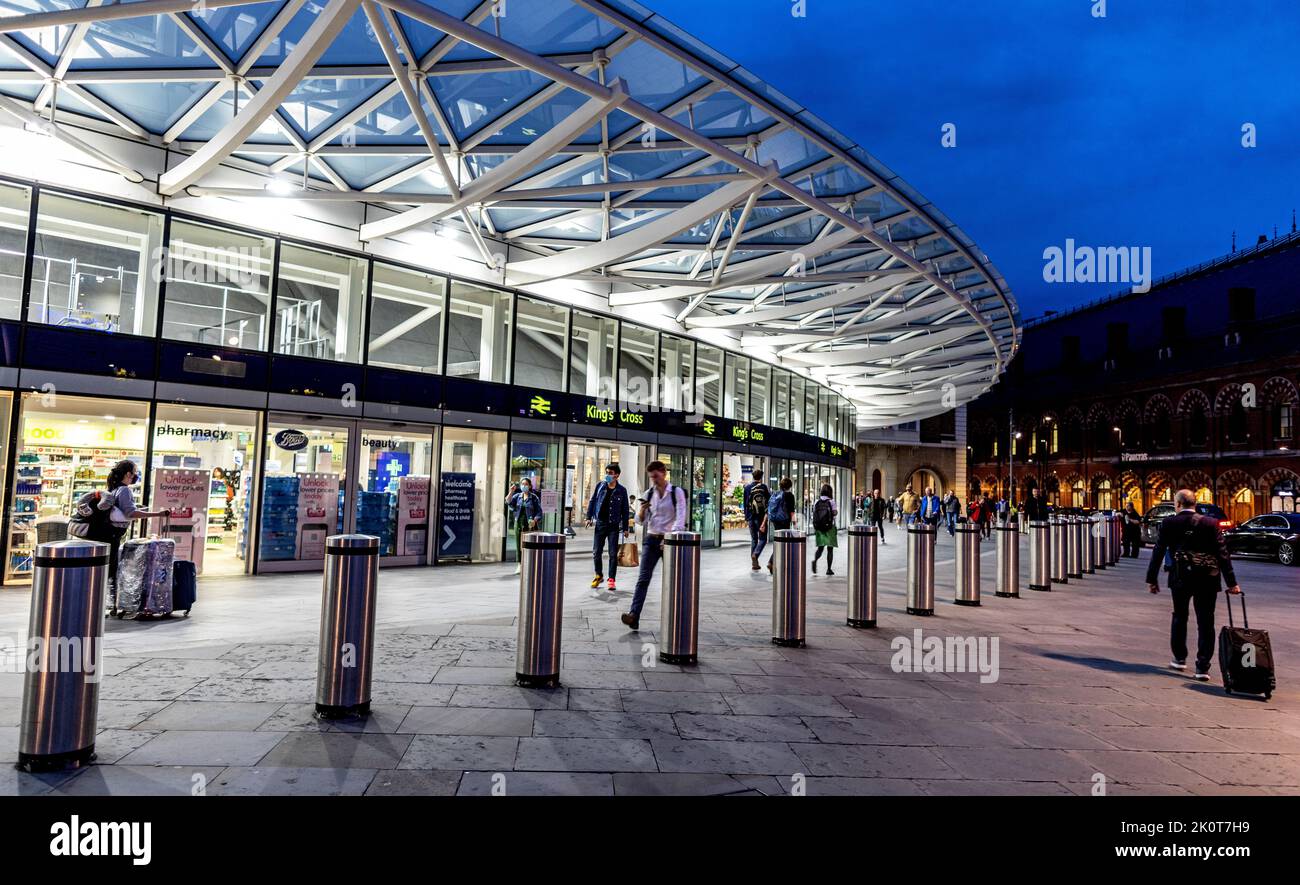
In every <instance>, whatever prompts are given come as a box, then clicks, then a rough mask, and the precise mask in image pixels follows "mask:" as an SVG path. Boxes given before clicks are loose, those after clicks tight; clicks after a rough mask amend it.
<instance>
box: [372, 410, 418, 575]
mask: <svg viewBox="0 0 1300 885" xmlns="http://www.w3.org/2000/svg"><path fill="white" fill-rule="evenodd" d="M432 465H433V433H432V431H425V432H412V431H409V430H402V429H400V428H390V427H384V426H373V427H366V428H363V429H362V431H361V477H362V482H361V488H359V489H358V490H357V503H356V514H357V520H356V529H355V531H356V532H357V533H358V534H362V535H374V536H375V537H377V538H379V555H380V556H397V557H415V558H416V561H417V562H421V563H422V562H424V557H425V549H426V548H427V546H428V538H429V509H430V508H429V495H430V491H431V479H432V477H431V475H430V471H431V470H432Z"/></svg>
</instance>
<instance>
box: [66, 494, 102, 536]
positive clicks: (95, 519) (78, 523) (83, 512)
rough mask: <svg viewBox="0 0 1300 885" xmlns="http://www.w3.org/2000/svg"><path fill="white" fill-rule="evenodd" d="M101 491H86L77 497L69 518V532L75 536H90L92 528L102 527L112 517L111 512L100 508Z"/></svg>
mask: <svg viewBox="0 0 1300 885" xmlns="http://www.w3.org/2000/svg"><path fill="white" fill-rule="evenodd" d="M98 505H99V492H98V491H94V492H86V494H84V495H82V496H81V497H80V498H78V499H77V504H76V506H75V507H73V508H72V518H71V519H69V520H68V534H69V535H71V536H72V537H74V538H88V537H90V534H91V530H92V529H93V528H96V527H102V526H103V525H104V524H105V523H107V522H108V521H109V519H110V518H111V512H110V511H108V510H100V509H99V506H98Z"/></svg>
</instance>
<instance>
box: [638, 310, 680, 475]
mask: <svg viewBox="0 0 1300 885" xmlns="http://www.w3.org/2000/svg"><path fill="white" fill-rule="evenodd" d="M665 337H667V336H665ZM655 459H656V460H658V461H662V462H663V464H664V466H665V467H667V468H668V472H667V476H668V482H669V483H670V484H672V485H675V486H680V487H681V488H683V489H686V490H688V491H689V489H690V487H691V481H692V473H691V453H690V450H689V449H675V448H671V447H661V448H659V449H657V450H656V451H655ZM649 488H650V486H649V485H648V484H647V485H646V486H645V488H644V489H643V490H642V492H641V497H645V495H646V493H647V492H648V491H649ZM687 498H688V499H690V495H689V494H688V495H687Z"/></svg>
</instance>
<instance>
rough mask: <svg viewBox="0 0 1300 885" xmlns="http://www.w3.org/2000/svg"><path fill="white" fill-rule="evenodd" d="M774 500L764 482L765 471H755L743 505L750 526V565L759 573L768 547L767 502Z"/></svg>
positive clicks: (747, 487)
mask: <svg viewBox="0 0 1300 885" xmlns="http://www.w3.org/2000/svg"><path fill="white" fill-rule="evenodd" d="M771 498H772V490H771V489H769V488H768V487H767V483H765V482H763V471H761V470H755V471H754V481H753V482H751V483H750V484H749V485H747V486H745V494H744V500H743V501H742V505H743V508H744V511H745V522H746V523H747V524H748V525H749V565H750V568H751V569H752V570H753V571H758V570H759V566H758V558H759V557H760V556H762V555H763V548H764V547H766V546H767V502H768V501H769V500H771Z"/></svg>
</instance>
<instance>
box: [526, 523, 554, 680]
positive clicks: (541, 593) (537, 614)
mask: <svg viewBox="0 0 1300 885" xmlns="http://www.w3.org/2000/svg"><path fill="white" fill-rule="evenodd" d="M564 541H565V538H564V535H561V534H558V533H555V532H528V533H527V534H525V535H524V537H523V548H524V549H523V550H522V551H521V552H520V554H521V555H522V556H523V562H522V563H521V565H520V568H519V633H518V644H517V647H516V649H515V684H516V685H523V686H527V687H529V688H536V687H538V686H542V687H546V688H557V687H559V685H560V630H561V627H562V626H563V624H562V623H561V617H562V615H563V613H564Z"/></svg>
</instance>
